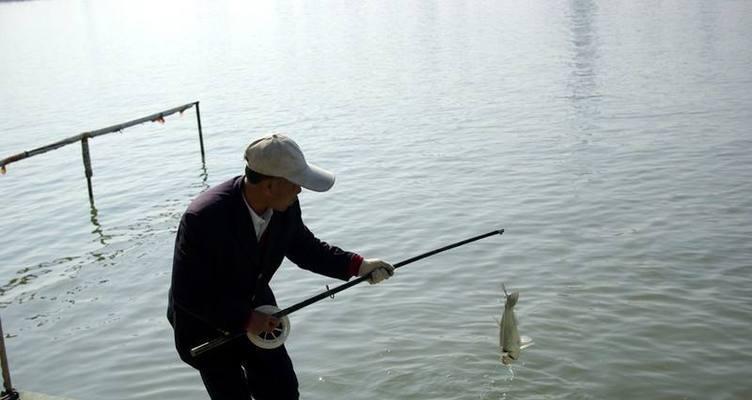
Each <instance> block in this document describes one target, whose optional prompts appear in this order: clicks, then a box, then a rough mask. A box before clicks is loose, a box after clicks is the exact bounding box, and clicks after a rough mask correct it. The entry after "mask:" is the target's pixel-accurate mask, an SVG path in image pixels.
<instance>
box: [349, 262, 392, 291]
mask: <svg viewBox="0 0 752 400" xmlns="http://www.w3.org/2000/svg"><path fill="white" fill-rule="evenodd" d="M371 271H373V272H371ZM369 273H370V274H371V276H369V277H368V283H370V284H371V285H373V284H374V283H379V282H381V281H383V280H384V279H389V277H390V276H392V275H394V267H393V266H392V264H389V263H388V262H386V261H383V260H379V259H378V258H368V259H364V260H363V262H362V263H361V264H360V268H359V269H358V276H364V275H368V274H369Z"/></svg>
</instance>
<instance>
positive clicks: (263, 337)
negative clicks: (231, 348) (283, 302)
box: [246, 304, 290, 350]
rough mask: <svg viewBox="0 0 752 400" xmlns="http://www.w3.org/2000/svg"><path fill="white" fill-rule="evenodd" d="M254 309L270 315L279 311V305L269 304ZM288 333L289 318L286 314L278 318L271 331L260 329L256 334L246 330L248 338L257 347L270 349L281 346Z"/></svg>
mask: <svg viewBox="0 0 752 400" xmlns="http://www.w3.org/2000/svg"><path fill="white" fill-rule="evenodd" d="M256 311H258V312H262V313H264V314H269V315H272V314H274V313H277V312H279V311H280V309H279V307H277V306H273V305H271V304H266V305H263V306H259V307H256ZM289 334H290V319H289V318H287V315H285V316H284V317H282V318H280V319H279V325H278V326H277V327H276V328H274V329H273V330H272V331H271V332H266V331H261V332H259V334H258V335H254V334H252V333H251V332H247V333H246V336H248V340H250V341H251V343H253V344H255V345H256V346H257V347H259V348H262V349H266V350H270V349H276V348H277V347H279V346H282V345H283V344H284V343H285V340H287V336H288V335H289Z"/></svg>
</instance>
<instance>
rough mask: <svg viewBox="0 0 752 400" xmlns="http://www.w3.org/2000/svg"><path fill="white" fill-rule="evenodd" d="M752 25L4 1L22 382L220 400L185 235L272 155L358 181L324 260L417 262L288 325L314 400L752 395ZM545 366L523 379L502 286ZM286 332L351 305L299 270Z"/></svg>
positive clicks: (326, 210) (680, 10) (1, 105)
mask: <svg viewBox="0 0 752 400" xmlns="http://www.w3.org/2000/svg"><path fill="white" fill-rule="evenodd" d="M750 38H752V2H750V1H745V0H723V1H704V0H684V1H678V0H673V1H646V0H636V1H629V2H615V1H605V0H569V1H564V0H553V1H542V0H525V1H519V0H510V1H459V0H458V1H453V0H447V1H391V0H387V1H370V0H364V1H253V2H248V1H213V2H204V1H180V2H168V1H160V2H150V1H127V2H126V1H105V0H102V1H67V0H51V1H25V2H2V3H0V55H1V56H0V157H6V156H9V155H11V154H15V153H17V152H20V151H23V150H30V149H32V148H34V147H38V146H41V145H45V144H48V143H51V142H53V141H56V140H59V139H62V138H64V137H68V136H72V135H75V134H78V133H80V132H84V131H89V130H94V129H97V128H101V127H105V126H109V125H112V124H116V123H120V122H125V121H128V120H131V119H135V118H138V117H141V116H145V115H148V114H151V113H153V112H158V111H161V110H166V109H168V108H171V107H174V106H178V105H181V104H184V103H188V102H191V101H195V100H200V101H201V116H202V122H203V128H204V140H205V144H206V152H207V157H206V163H205V164H202V162H201V157H200V154H199V144H198V133H197V130H196V120H195V111H194V110H193V109H191V110H189V111H187V112H186V113H184V114H183V115H182V116H179V115H174V116H172V117H168V118H167V121H166V124H163V125H162V124H153V123H149V124H146V125H141V126H137V127H133V128H130V129H127V130H125V131H123V133H122V134H113V135H109V136H104V137H100V138H96V139H93V140H92V141H91V143H90V146H91V154H92V162H93V169H94V178H93V180H94V195H95V203H94V207H91V206H90V204H89V201H88V198H87V193H86V182H85V179H84V176H83V166H82V162H81V156H80V151H81V150H80V146H78V145H72V146H68V147H64V148H62V149H60V150H57V151H54V152H51V153H47V154H44V155H41V156H37V157H33V158H30V159H27V160H24V161H20V162H18V163H14V164H11V165H10V166H9V167H8V173H7V175H5V176H2V177H0V193H1V195H2V213H1V214H0V227H1V229H2V232H3V233H4V235H3V244H2V246H1V247H0V260H2V265H0V285H2V286H1V287H0V293H1V294H0V301H1V302H2V306H1V308H0V315H1V316H2V322H3V328H4V330H5V334H6V339H5V340H6V344H7V347H8V353H9V358H10V366H11V372H12V377H13V383H14V386H15V387H17V388H19V389H25V390H31V391H36V392H45V393H50V394H56V395H65V396H68V397H72V398H76V399H80V400H86V399H97V400H99V399H134V400H135V399H165V400H186V399H205V398H207V396H206V394H205V392H204V390H203V386H202V384H201V380H200V378H199V376H198V374H197V373H196V372H195V371H194V370H192V369H191V368H189V367H187V366H185V365H184V364H182V363H181V362H180V361H179V360H178V358H177V355H176V353H175V351H174V349H173V344H172V336H171V329H170V327H169V325H168V324H167V321H166V320H165V318H164V310H165V303H166V294H167V289H168V286H169V279H170V268H171V259H172V246H173V241H174V236H175V229H176V225H177V222H178V220H179V218H180V215H181V213H182V211H183V210H184V209H185V207H186V206H187V205H188V203H189V202H190V200H191V199H192V198H193V197H194V196H196V195H197V194H198V193H200V192H201V191H202V190H205V189H206V188H207V187H209V186H211V185H213V184H216V183H219V182H222V181H224V180H225V179H228V178H230V177H232V176H234V175H238V174H240V173H241V171H242V166H243V161H242V150H243V149H244V147H245V146H246V144H247V143H248V142H249V141H250V140H251V139H252V138H254V137H256V136H258V135H260V134H262V133H265V132H270V131H279V132H286V133H288V134H289V135H291V136H292V137H293V138H295V139H296V140H297V141H298V142H299V143H300V144H301V146H302V147H303V149H304V150H305V151H306V155H307V157H308V159H309V160H311V161H312V162H314V163H316V164H318V165H321V166H323V167H325V168H327V169H330V170H332V171H334V172H335V173H336V174H337V183H336V185H335V186H334V188H333V189H332V190H331V191H330V192H327V193H323V194H319V193H306V192H304V193H303V194H302V195H301V201H302V204H303V211H304V217H305V221H306V222H307V224H308V225H309V227H310V228H311V229H312V230H313V231H314V232H316V233H317V235H318V236H319V237H320V238H322V239H324V240H326V241H328V242H330V243H333V244H336V245H339V246H341V247H343V248H346V249H350V250H353V251H356V252H360V253H361V254H363V255H365V256H367V257H380V258H384V259H387V260H389V261H392V262H398V261H400V260H403V259H406V258H409V257H412V256H414V255H416V254H419V253H422V252H424V251H428V250H431V249H433V248H436V247H439V246H442V245H444V244H448V243H452V242H455V241H458V240H461V239H464V238H467V237H470V236H474V235H477V234H481V233H485V232H488V231H491V230H494V229H497V228H504V229H506V233H505V234H504V235H503V236H501V237H494V238H489V239H485V240H484V241H481V242H477V243H474V244H471V245H467V246H464V247H461V248H459V249H456V250H453V251H451V252H447V253H444V254H441V255H437V256H434V257H432V258H429V259H426V260H424V261H420V262H417V263H415V264H412V265H410V266H408V267H405V268H404V269H400V270H399V271H397V275H396V276H395V277H394V278H393V279H391V280H389V281H388V282H386V283H384V284H380V285H375V286H369V285H362V286H356V287H354V288H352V289H350V290H348V291H345V292H342V293H340V294H338V295H337V296H336V297H335V298H334V299H333V300H324V301H322V302H320V303H317V304H315V305H312V306H309V307H307V308H305V309H303V310H301V311H298V312H296V313H295V314H293V315H291V321H292V332H291V335H290V337H289V339H288V341H287V346H288V350H289V351H290V353H291V355H292V358H293V362H294V363H295V366H296V370H297V372H298V376H299V379H300V384H301V388H300V389H301V392H302V395H303V398H305V399H337V398H356V399H367V400H368V399H416V400H417V399H605V398H612V399H618V398H623V399H627V398H629V399H632V398H650V399H745V398H752V372H750V371H752V370H751V369H750V366H751V365H752V324H751V323H750V321H752V240H751V239H752V225H751V224H750V221H751V220H752V219H751V218H752V152H751V151H750V149H752V134H750V126H752V73H751V71H752V69H751V68H750V66H751V65H752V40H750ZM502 283H504V284H505V285H506V286H507V288H509V289H513V290H519V291H520V300H519V303H518V306H517V307H516V312H517V317H518V319H519V322H520V331H521V334H523V335H527V336H531V337H532V338H533V339H534V340H535V345H534V346H533V347H531V348H529V349H527V350H525V351H523V353H522V358H521V360H520V361H519V362H517V363H515V364H513V365H512V366H511V367H507V366H504V365H502V364H501V363H500V362H499V349H498V348H497V344H498V328H497V326H496V322H495V321H494V318H500V316H501V310H502V307H503V305H502V298H503V296H502V290H501V284H502ZM272 284H273V287H274V288H275V291H276V293H277V298H278V300H279V302H280V304H281V305H282V306H289V305H292V304H294V303H297V302H299V301H301V300H303V299H305V298H307V297H310V296H312V295H314V294H317V293H319V292H321V291H323V290H324V289H325V285H336V284H337V282H335V281H332V280H331V279H328V278H325V277H321V276H317V275H313V274H310V273H307V272H305V271H302V270H299V269H297V268H295V267H294V266H293V265H292V264H290V263H286V264H285V265H283V267H282V268H281V270H280V272H279V273H278V274H277V275H276V276H275V279H274V281H273V282H272Z"/></svg>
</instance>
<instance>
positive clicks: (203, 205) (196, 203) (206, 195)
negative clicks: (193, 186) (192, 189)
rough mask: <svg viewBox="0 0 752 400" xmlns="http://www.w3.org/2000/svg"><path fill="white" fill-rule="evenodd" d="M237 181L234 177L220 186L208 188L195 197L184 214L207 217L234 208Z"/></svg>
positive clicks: (237, 191) (237, 192)
mask: <svg viewBox="0 0 752 400" xmlns="http://www.w3.org/2000/svg"><path fill="white" fill-rule="evenodd" d="M238 179H240V177H234V178H232V179H229V180H227V181H224V182H222V183H220V184H217V185H215V186H212V187H210V188H209V189H208V190H206V191H204V192H202V193H201V194H199V195H198V196H196V198H195V199H193V201H191V204H190V205H189V206H188V209H186V211H185V212H186V214H193V215H196V216H209V215H215V216H216V214H218V213H224V212H227V211H228V210H230V209H231V208H232V207H235V206H236V205H237V204H235V203H236V202H237V200H238V196H239V193H240V192H239V189H238V184H239V183H238Z"/></svg>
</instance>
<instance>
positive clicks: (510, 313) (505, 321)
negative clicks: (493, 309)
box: [499, 285, 533, 365]
mask: <svg viewBox="0 0 752 400" xmlns="http://www.w3.org/2000/svg"><path fill="white" fill-rule="evenodd" d="M502 288H503V289H504V295H505V296H506V302H505V303H504V313H503V314H502V315H501V323H499V346H501V362H502V363H503V364H504V365H508V364H511V363H512V361H515V360H517V359H519V357H520V351H521V350H522V349H525V348H527V347H529V346H531V345H532V344H533V340H532V339H531V338H529V337H526V336H523V337H520V333H519V332H518V331H517V317H516V316H515V315H514V306H515V305H516V304H517V300H518V299H519V298H520V293H519V292H512V293H507V288H506V287H504V285H502Z"/></svg>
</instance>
